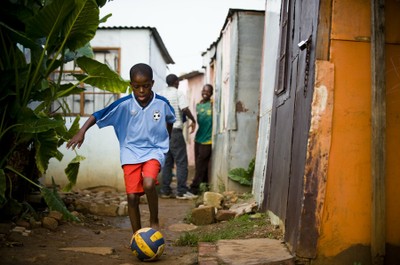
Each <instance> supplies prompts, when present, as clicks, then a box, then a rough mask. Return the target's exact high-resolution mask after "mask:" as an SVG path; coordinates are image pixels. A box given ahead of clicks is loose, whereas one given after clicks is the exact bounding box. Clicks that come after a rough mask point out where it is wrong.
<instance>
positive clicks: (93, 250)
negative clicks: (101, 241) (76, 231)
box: [59, 247, 115, 256]
mask: <svg viewBox="0 0 400 265" xmlns="http://www.w3.org/2000/svg"><path fill="white" fill-rule="evenodd" d="M59 250H63V251H73V252H83V253H90V254H98V255H103V256H104V255H111V254H113V253H114V252H115V249H113V248H110V247H68V248H59Z"/></svg>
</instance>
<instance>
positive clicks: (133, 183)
mask: <svg viewBox="0 0 400 265" xmlns="http://www.w3.org/2000/svg"><path fill="white" fill-rule="evenodd" d="M160 167H161V165H160V163H159V162H158V160H155V159H151V160H149V161H146V162H143V163H140V164H127V165H123V166H122V169H123V170H124V179H125V188H126V194H130V193H140V194H144V189H143V178H152V179H154V180H155V182H156V185H158V181H157V176H158V173H159V172H160Z"/></svg>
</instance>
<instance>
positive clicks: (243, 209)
mask: <svg viewBox="0 0 400 265" xmlns="http://www.w3.org/2000/svg"><path fill="white" fill-rule="evenodd" d="M256 209H257V203H256V202H246V203H241V204H235V205H232V207H231V208H229V210H230V211H233V212H236V217H238V216H241V215H244V214H247V213H252V212H254V211H255V210H256Z"/></svg>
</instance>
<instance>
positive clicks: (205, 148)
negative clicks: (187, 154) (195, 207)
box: [190, 143, 212, 193]
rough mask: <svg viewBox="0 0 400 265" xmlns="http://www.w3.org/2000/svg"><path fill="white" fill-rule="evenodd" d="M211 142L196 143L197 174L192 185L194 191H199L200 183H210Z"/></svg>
mask: <svg viewBox="0 0 400 265" xmlns="http://www.w3.org/2000/svg"><path fill="white" fill-rule="evenodd" d="M211 147H212V146H211V144H200V143H195V144H194V157H195V167H196V171H195V175H194V178H193V181H192V184H191V185H190V189H191V191H192V192H194V193H198V192H199V188H200V183H206V184H207V185H208V181H209V174H210V172H211V171H210V169H211Z"/></svg>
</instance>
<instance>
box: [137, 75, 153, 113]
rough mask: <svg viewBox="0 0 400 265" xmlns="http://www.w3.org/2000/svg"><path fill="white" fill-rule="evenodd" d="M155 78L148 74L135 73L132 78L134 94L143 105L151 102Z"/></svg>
mask: <svg viewBox="0 0 400 265" xmlns="http://www.w3.org/2000/svg"><path fill="white" fill-rule="evenodd" d="M153 84H154V80H150V79H149V78H148V77H147V76H144V75H141V74H139V75H135V76H133V78H132V80H131V87H132V90H133V94H134V95H135V98H136V100H137V101H139V103H140V104H141V105H142V106H145V105H147V103H149V101H150V99H151V96H152V94H153V93H152V91H151V89H152V88H153Z"/></svg>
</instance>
